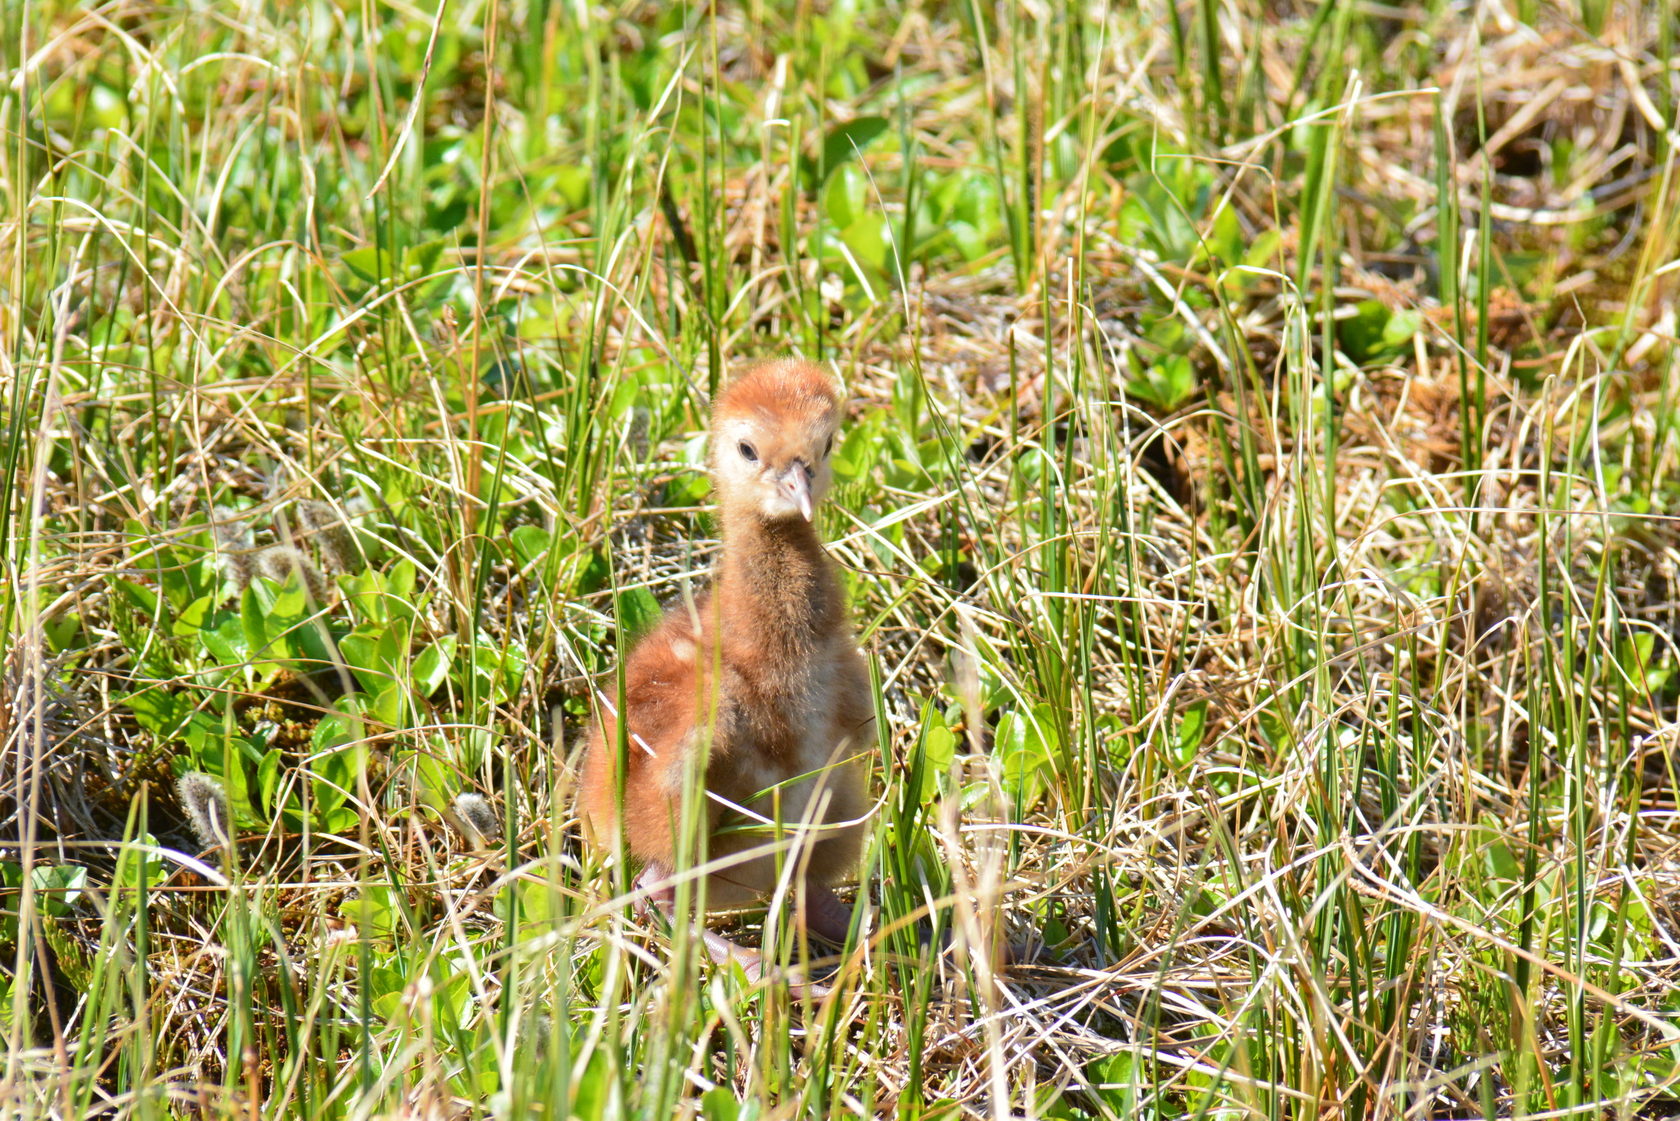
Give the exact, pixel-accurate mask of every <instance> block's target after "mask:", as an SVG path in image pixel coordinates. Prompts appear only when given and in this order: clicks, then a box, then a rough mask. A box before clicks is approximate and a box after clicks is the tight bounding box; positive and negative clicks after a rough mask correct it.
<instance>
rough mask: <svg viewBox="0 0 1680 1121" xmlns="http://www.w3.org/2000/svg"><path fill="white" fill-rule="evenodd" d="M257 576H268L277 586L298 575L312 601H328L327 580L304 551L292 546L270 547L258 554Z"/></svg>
mask: <svg viewBox="0 0 1680 1121" xmlns="http://www.w3.org/2000/svg"><path fill="white" fill-rule="evenodd" d="M256 569H257V575H258V576H266V577H268V578H269V579H270V580H273V581H274V582H275V583H276V584H284V583H285V582H286V581H287V580H289V579H291V578H292V576H293V575H296V576H297V578H298V581H299V582H300V583H301V584H302V585H303V587H304V590H305V591H307V592H308V593H309V595H310V597H311V598H312V599H314V600H315V601H316V602H317V603H325V602H326V601H327V590H328V589H327V578H326V577H325V576H322V575H321V570H320V569H318V568H316V567H315V565H314V564H313V563H312V562H311V561H310V559H309V558H308V557H307V556H305V555H304V552H303V550H302V549H298V548H295V547H293V546H291V545H270V546H269V547H268V548H266V549H264V550H263V551H262V552H260V553H258V554H257V563H256Z"/></svg>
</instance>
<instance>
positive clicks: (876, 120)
mask: <svg viewBox="0 0 1680 1121" xmlns="http://www.w3.org/2000/svg"><path fill="white" fill-rule="evenodd" d="M887 126H888V121H887V118H885V117H858V118H856V119H855V120H850V121H847V122H846V123H844V124H839V125H835V126H834V127H833V128H831V129H829V130H828V135H827V136H825V137H823V144H822V153H821V155H820V156H819V157H818V158H817V159H814V160H813V159H811V158H810V157H806V158H805V159H803V160H801V161H800V172H801V174H803V175H804V177H805V183H806V186H807V187H809V188H811V189H813V190H814V189H816V188H817V187H821V186H822V185H823V184H824V183H825V182H827V181H828V177H829V176H830V175H833V174H834V172H835V171H836V170H837V169H838V168H839V167H840V166H841V165H842V164H843V163H845V162H846V161H847V160H850V159H852V158H853V157H854V156H856V155H858V154H860V153H861V152H862V151H863V149H865V148H867V147H869V145H870V143H871V142H872V141H873V140H874V139H875V138H876V137H878V136H880V135H881V134H882V133H884V132H886V131H887Z"/></svg>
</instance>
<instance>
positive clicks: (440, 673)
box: [410, 635, 457, 697]
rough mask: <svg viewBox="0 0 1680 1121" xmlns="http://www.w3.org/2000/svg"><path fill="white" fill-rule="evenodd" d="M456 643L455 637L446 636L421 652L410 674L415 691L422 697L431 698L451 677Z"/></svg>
mask: <svg viewBox="0 0 1680 1121" xmlns="http://www.w3.org/2000/svg"><path fill="white" fill-rule="evenodd" d="M456 642H457V639H456V638H455V636H454V635H445V636H444V637H443V638H440V639H438V640H437V641H436V642H434V643H432V644H431V645H430V646H428V647H426V648H425V649H424V650H422V651H420V656H419V657H417V658H415V659H414V665H413V668H412V669H411V671H410V673H411V677H412V680H413V682H414V691H415V692H416V693H418V694H419V695H420V696H422V697H429V696H431V695H432V694H433V693H435V692H437V691H438V688H439V687H440V686H441V685H442V684H443V682H444V679H445V678H447V677H448V676H449V668H450V666H451V665H453V664H454V661H455V646H456Z"/></svg>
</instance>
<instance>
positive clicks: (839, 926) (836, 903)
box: [799, 884, 852, 946]
mask: <svg viewBox="0 0 1680 1121" xmlns="http://www.w3.org/2000/svg"><path fill="white" fill-rule="evenodd" d="M799 923H800V925H801V926H802V927H804V928H805V930H806V931H808V932H810V933H811V934H815V935H816V936H817V937H818V938H821V939H823V940H824V941H826V942H832V943H834V944H835V945H836V946H843V945H845V944H846V935H848V934H850V933H851V931H852V909H851V908H850V907H848V906H846V904H845V903H844V902H843V901H842V900H841V899H840V897H839V896H838V895H835V894H834V892H833V890H831V889H830V888H827V887H824V886H822V885H821V884H808V885H806V888H805V892H804V895H803V898H801V900H800V907H799Z"/></svg>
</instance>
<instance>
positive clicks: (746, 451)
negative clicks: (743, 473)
mask: <svg viewBox="0 0 1680 1121" xmlns="http://www.w3.org/2000/svg"><path fill="white" fill-rule="evenodd" d="M735 450H736V451H738V452H740V453H741V458H742V459H744V460H746V461H747V462H748V463H757V462H758V453H757V452H756V451H754V450H753V446H752V445H751V444H749V443H747V442H746V441H745V440H742V441H741V442H740V443H739V444H736V445H735Z"/></svg>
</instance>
